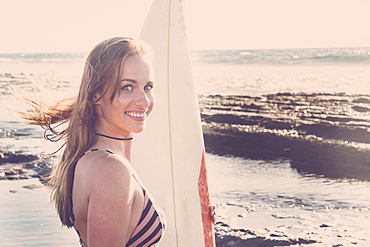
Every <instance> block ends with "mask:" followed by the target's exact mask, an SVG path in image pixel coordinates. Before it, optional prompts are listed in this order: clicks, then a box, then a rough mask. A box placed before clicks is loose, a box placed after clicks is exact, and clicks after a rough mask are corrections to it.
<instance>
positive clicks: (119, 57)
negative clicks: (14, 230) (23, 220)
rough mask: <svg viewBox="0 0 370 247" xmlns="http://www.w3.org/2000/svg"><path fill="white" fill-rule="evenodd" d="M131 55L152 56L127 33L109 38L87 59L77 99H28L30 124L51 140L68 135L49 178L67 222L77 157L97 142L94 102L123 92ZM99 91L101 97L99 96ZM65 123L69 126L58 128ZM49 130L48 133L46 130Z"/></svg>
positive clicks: (69, 222)
mask: <svg viewBox="0 0 370 247" xmlns="http://www.w3.org/2000/svg"><path fill="white" fill-rule="evenodd" d="M129 55H135V56H149V57H151V56H152V51H151V49H150V47H149V46H148V45H147V44H145V43H144V42H143V41H141V40H139V39H134V38H127V37H115V38H111V39H107V40H105V41H103V42H101V43H99V44H98V45H97V46H95V47H94V48H93V49H92V51H91V52H90V54H89V56H88V57H87V59H86V63H85V67H84V71H83V75H82V79H81V85H80V89H79V92H78V95H77V98H76V99H65V100H62V101H59V102H58V103H57V104H55V105H53V106H45V105H44V104H43V103H40V102H36V101H34V100H31V99H29V98H28V99H25V100H26V101H27V103H28V104H30V105H31V106H32V107H33V109H34V111H33V112H23V113H21V115H22V117H23V118H25V119H27V120H28V122H29V123H30V124H34V125H39V126H41V127H43V128H44V129H45V131H46V132H48V134H46V135H45V137H46V138H47V139H49V140H51V141H59V140H62V139H65V142H64V144H63V146H64V150H63V153H62V156H61V159H60V161H59V163H58V164H57V165H56V166H55V167H53V170H52V172H51V174H50V176H49V178H48V185H49V186H50V187H51V201H52V202H53V203H54V204H55V207H56V209H57V211H58V214H59V218H60V220H61V222H62V224H63V225H65V226H67V227H71V226H73V220H72V216H73V212H72V188H73V180H74V172H75V167H76V164H77V161H78V160H79V158H80V157H81V156H82V155H83V153H84V152H86V151H87V150H88V149H89V148H90V147H91V146H92V145H93V143H94V140H95V122H96V120H97V114H96V112H95V109H94V104H95V103H96V102H97V101H98V100H99V99H101V98H102V97H103V96H104V95H107V96H109V99H110V101H111V102H112V101H113V99H114V98H115V97H116V95H117V94H118V92H119V88H120V78H119V75H120V74H121V68H122V64H123V62H124V61H125V59H126V58H127V57H128V56H129ZM98 93H99V95H100V97H99V98H96V97H95V96H96V95H97V94H98ZM63 123H68V127H66V128H65V129H62V130H57V127H58V126H60V125H61V124H63ZM46 132H45V133H46Z"/></svg>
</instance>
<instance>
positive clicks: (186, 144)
mask: <svg viewBox="0 0 370 247" xmlns="http://www.w3.org/2000/svg"><path fill="white" fill-rule="evenodd" d="M140 38H141V39H143V40H144V41H146V42H147V43H148V44H149V45H151V47H152V48H153V50H154V53H155V59H154V74H155V80H156V84H155V95H156V105H155V108H154V111H153V112H152V115H151V116H150V118H149V120H148V122H147V126H146V129H145V131H144V132H143V133H141V134H139V135H136V136H135V140H134V144H133V145H134V146H133V152H132V163H133V165H134V166H135V168H136V169H137V172H138V174H139V176H140V178H141V180H142V181H143V183H144V184H145V186H146V187H147V188H148V189H149V191H150V193H151V194H152V195H153V196H154V198H155V200H156V201H157V202H158V203H159V205H160V206H161V207H162V209H163V210H164V211H165V214H166V217H167V225H166V234H165V236H164V238H163V239H162V240H161V243H160V245H161V246H163V247H174V246H178V247H185V246H186V247H189V246H190V247H193V246H195V247H200V246H207V247H212V246H215V245H214V234H213V225H212V221H211V219H210V217H209V207H208V206H209V194H208V184H207V176H206V175H207V174H206V167H205V157H204V141H203V135H202V128H201V120H200V113H199V105H198V98H197V93H196V91H195V88H194V82H193V74H192V64H191V57H190V52H189V48H188V43H187V37H186V31H185V25H184V19H183V10H182V5H181V1H180V0H154V2H153V4H152V7H151V9H150V11H149V14H148V16H147V19H146V21H145V24H144V26H143V29H142V33H141V36H140Z"/></svg>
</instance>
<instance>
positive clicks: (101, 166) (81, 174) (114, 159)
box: [76, 151, 132, 192]
mask: <svg viewBox="0 0 370 247" xmlns="http://www.w3.org/2000/svg"><path fill="white" fill-rule="evenodd" d="M131 174H132V172H131V170H130V168H129V165H128V161H126V160H125V159H123V158H121V157H120V156H119V155H116V154H110V153H108V152H104V151H96V152H92V153H89V154H87V155H85V156H83V157H82V158H81V159H80V160H79V162H78V163H77V167H76V176H77V177H78V179H79V180H80V181H81V182H82V183H83V184H84V185H85V186H87V187H88V188H89V191H90V192H92V191H94V190H96V189H97V190H101V189H104V188H105V189H110V190H113V189H114V188H117V189H119V188H120V189H122V186H125V187H126V186H128V187H127V188H129V184H130V182H131V180H132V175H131ZM109 187H111V188H109Z"/></svg>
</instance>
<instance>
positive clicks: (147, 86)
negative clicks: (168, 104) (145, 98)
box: [144, 84, 153, 91]
mask: <svg viewBox="0 0 370 247" xmlns="http://www.w3.org/2000/svg"><path fill="white" fill-rule="evenodd" d="M152 89H153V85H152V84H148V85H145V87H144V90H145V91H150V90H152Z"/></svg>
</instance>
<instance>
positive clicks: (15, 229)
mask: <svg viewBox="0 0 370 247" xmlns="http://www.w3.org/2000/svg"><path fill="white" fill-rule="evenodd" d="M85 57H86V54H84V53H62V54H61V53H54V54H0V101H1V107H0V114H1V119H0V129H3V130H12V129H17V131H18V132H20V133H26V134H27V135H26V136H18V137H12V136H10V137H7V138H0V146H1V148H4V149H7V150H12V151H23V152H26V153H31V154H39V153H41V152H50V151H53V150H55V149H56V148H57V145H54V146H53V145H50V143H48V142H47V141H45V140H43V138H42V136H43V132H42V130H41V129H40V128H38V127H30V126H27V125H24V124H22V123H21V122H20V121H19V119H18V117H17V116H15V115H14V114H12V113H11V112H10V111H8V110H7V109H6V108H14V107H15V106H16V107H18V106H19V104H20V103H19V101H18V100H17V99H16V98H15V97H14V96H13V95H12V94H10V92H9V88H8V85H9V84H15V85H18V86H19V87H20V88H22V89H24V90H26V91H32V87H31V85H30V83H29V80H28V79H27V78H26V76H25V75H28V76H31V77H33V78H36V79H37V80H40V81H44V83H45V84H43V85H48V87H49V88H50V89H51V91H50V92H49V94H51V97H52V98H64V97H71V96H74V95H75V94H76V91H77V87H78V83H79V80H80V77H81V73H82V68H83V63H84V59H85ZM192 58H193V72H194V73H193V74H194V79H195V83H196V88H197V90H198V93H199V94H203V95H208V94H224V95H225V94H238V95H240V94H242V95H253V96H256V95H262V94H269V93H277V92H330V93H336V92H345V93H349V94H370V48H327V49H295V50H294V49H290V50H234V51H232V50H229V51H194V52H192ZM50 81H52V82H51V83H50ZM35 93H36V94H37V93H38V92H35ZM207 164H208V170H209V180H210V187H211V194H212V198H213V202H214V203H215V204H217V205H218V209H219V211H218V214H219V215H220V217H221V216H222V215H228V214H229V216H230V208H233V209H234V210H236V212H237V214H239V216H240V215H242V216H243V217H234V218H233V216H230V219H231V221H230V222H229V223H230V225H235V227H238V226H239V227H244V228H248V229H252V228H253V227H257V228H258V227H259V228H262V229H263V228H264V227H265V228H268V227H278V225H279V224H281V223H280V222H279V223H278V222H276V221H277V219H278V218H279V217H275V218H273V217H271V215H272V214H275V215H278V216H279V215H280V216H281V218H284V217H285V219H286V220H287V219H290V220H292V221H291V222H289V223H291V224H296V225H299V226H300V228H299V227H296V228H294V227H293V228H294V229H293V228H291V229H290V231H293V230H294V231H293V232H294V234H296V235H295V236H297V237H299V236H300V235H299V234H303V233H305V232H307V231H311V232H315V233H316V234H319V235H320V234H321V235H320V238H321V239H322V241H323V242H325V241H326V243H328V244H330V243H333V244H336V243H338V241H339V240H340V239H345V241H344V240H343V241H344V242H343V243H344V245H343V246H346V244H347V243H350V242H351V241H352V242H356V244H357V246H367V245H366V244H369V242H368V241H369V237H368V236H370V230H369V229H370V225H369V222H370V211H369V210H370V200H369V198H368V196H367V195H369V194H370V184H369V182H366V181H356V180H333V179H328V178H325V177H322V176H316V175H315V174H310V175H307V174H306V175H303V174H299V173H298V172H297V171H296V170H294V169H292V168H291V166H290V164H289V161H286V160H272V161H269V162H267V161H258V160H257V161H256V160H248V159H242V158H237V157H222V156H217V155H212V154H207ZM0 169H1V167H0ZM29 183H37V181H36V180H35V181H34V180H32V181H31V180H25V181H18V182H14V181H0V186H1V188H2V191H1V194H0V197H1V198H0V203H1V206H0V208H2V210H3V211H2V212H0V232H1V233H2V234H1V235H0V238H1V239H0V246H19V243H20V242H19V241H21V242H22V245H21V246H78V243H77V237H76V235H75V233H74V232H73V231H72V232H71V231H70V230H65V229H62V228H61V227H60V225H59V223H58V217H57V215H56V213H55V211H54V210H53V209H52V207H51V205H49V204H48V198H47V196H46V194H47V191H46V189H44V188H40V189H36V190H28V189H24V188H22V185H23V184H29ZM10 190H17V191H18V192H16V193H11V192H9V191H10ZM17 193H20V194H18V195H23V196H25V198H26V200H24V201H22V199H21V198H22V197H21V196H18V197H17ZM17 198H18V201H17ZM5 201H6V203H5V204H4V202H5ZM223 209H224V211H223ZM4 210H5V211H4ZM40 210H41V211H40ZM227 210H229V212H227ZM240 210H242V211H240ZM43 212H44V213H43ZM266 212H268V214H266ZM253 215H255V216H253ZM225 217H226V216H225ZM22 219H23V220H22ZM263 219H266V220H263ZM298 221H300V222H301V223H300V224H298ZM259 224H260V225H259ZM323 224H326V225H330V226H331V227H332V229H334V230H332V231H330V232H329V231H326V232H323V230H325V229H320V228H319V227H318V226H320V225H323ZM45 226H47V227H45ZM318 228H319V230H322V231H321V232H320V231H319V230H318ZM346 232H351V234H347V235H350V236H347V237H346V236H345V233H346ZM60 236H64V237H60ZM40 239H45V241H44V242H45V244H40V243H44V242H42V241H41V242H40ZM338 239H339V240H338ZM361 239H362V240H361ZM72 243H76V244H75V245H73V244H72ZM361 244H362V245H361ZM330 246H331V245H330Z"/></svg>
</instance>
